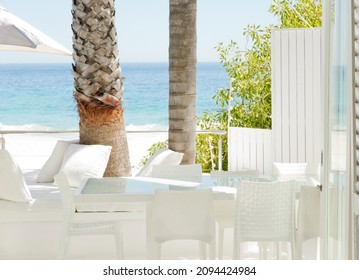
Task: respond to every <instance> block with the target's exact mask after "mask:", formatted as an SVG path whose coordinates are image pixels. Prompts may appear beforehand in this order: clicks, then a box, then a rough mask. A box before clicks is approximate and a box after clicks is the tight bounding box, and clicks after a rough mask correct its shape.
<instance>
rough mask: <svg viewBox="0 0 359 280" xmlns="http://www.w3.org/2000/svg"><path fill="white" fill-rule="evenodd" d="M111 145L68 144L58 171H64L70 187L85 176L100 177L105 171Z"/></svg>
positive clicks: (74, 185) (76, 184)
mask: <svg viewBox="0 0 359 280" xmlns="http://www.w3.org/2000/svg"><path fill="white" fill-rule="evenodd" d="M111 149H112V147H111V146H104V145H80V144H70V145H69V147H68V148H67V149H66V152H65V154H64V159H63V161H62V165H61V168H60V170H59V172H64V173H65V176H66V177H67V180H68V183H69V185H70V186H71V187H78V186H80V184H81V182H82V181H83V180H84V179H85V178H90V177H93V178H100V177H102V176H103V174H104V173H105V170H106V167H107V163H108V160H109V158H110V154H111Z"/></svg>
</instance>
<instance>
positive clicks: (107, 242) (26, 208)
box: [0, 170, 146, 260]
mask: <svg viewBox="0 0 359 280" xmlns="http://www.w3.org/2000/svg"><path fill="white" fill-rule="evenodd" d="M23 173H24V177H25V181H26V183H27V186H28V188H29V190H30V192H31V196H32V198H33V200H32V201H30V202H13V201H7V200H1V199H0V259H3V260H19V259H20V260H41V259H42V260H45V259H50V260H51V259H56V256H57V248H58V244H59V238H60V233H61V229H62V217H63V216H62V206H61V199H60V193H59V190H58V188H57V187H56V186H55V185H54V184H53V183H41V184H40V183H37V181H36V178H37V174H38V170H26V171H24V172H23ZM84 216H86V217H88V218H89V219H101V217H103V218H105V219H108V218H111V217H112V218H114V219H121V220H122V222H123V228H124V243H125V245H124V254H125V258H126V259H144V258H145V257H146V252H145V247H146V246H145V224H144V214H143V215H138V214H137V216H135V218H133V217H131V214H130V213H100V214H99V213H87V214H86V213H84ZM113 244H114V243H113V240H112V237H111V236H103V237H102V236H100V237H99V236H95V237H92V236H89V237H87V236H86V237H83V236H81V237H74V238H72V239H71V243H70V250H69V254H68V258H70V259H115V258H116V254H115V250H114V248H113Z"/></svg>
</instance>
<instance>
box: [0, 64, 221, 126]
mask: <svg viewBox="0 0 359 280" xmlns="http://www.w3.org/2000/svg"><path fill="white" fill-rule="evenodd" d="M121 69H122V75H123V76H124V77H125V82H124V104H123V105H124V114H125V122H126V127H127V129H128V130H163V129H167V128H168V64H167V63H122V64H121ZM225 87H228V78H227V75H226V72H225V69H224V68H223V67H222V66H221V65H220V64H219V63H214V62H213V63H198V66H197V100H196V103H197V104H196V106H197V108H196V112H197V115H198V116H200V115H202V114H203V112H204V111H205V110H216V109H217V108H218V106H217V105H216V104H215V102H214V100H213V99H212V96H213V95H214V93H215V92H216V91H217V90H218V89H220V88H225ZM72 94H73V78H72V74H71V64H0V97H1V101H0V129H3V130H6V129H9V130H10V129H78V114H77V110H76V102H75V100H74V98H73V96H72Z"/></svg>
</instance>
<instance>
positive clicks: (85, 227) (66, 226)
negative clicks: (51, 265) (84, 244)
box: [54, 172, 123, 259]
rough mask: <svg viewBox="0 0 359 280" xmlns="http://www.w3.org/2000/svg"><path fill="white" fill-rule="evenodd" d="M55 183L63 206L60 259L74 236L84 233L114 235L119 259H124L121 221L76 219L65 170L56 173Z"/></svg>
mask: <svg viewBox="0 0 359 280" xmlns="http://www.w3.org/2000/svg"><path fill="white" fill-rule="evenodd" d="M54 178H55V184H56V185H57V186H58V187H59V189H60V194H61V201H62V206H63V213H64V215H63V228H62V234H61V237H60V244H59V248H58V254H57V258H58V259H64V258H65V256H66V252H67V250H68V247H69V242H70V238H71V237H72V236H82V235H113V236H114V238H115V243H116V244H115V248H116V254H117V258H118V259H123V237H122V231H121V226H120V223H119V222H117V221H113V220H111V221H104V220H102V221H94V222H89V221H88V220H86V221H81V220H79V219H76V209H75V203H74V201H73V195H72V190H71V189H70V186H69V184H68V182H67V178H66V175H65V174H64V173H63V172H60V173H58V174H57V175H55V177H54Z"/></svg>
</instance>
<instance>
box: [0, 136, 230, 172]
mask: <svg viewBox="0 0 359 280" xmlns="http://www.w3.org/2000/svg"><path fill="white" fill-rule="evenodd" d="M78 132H79V131H78V130H0V144H1V145H0V147H1V149H5V137H4V136H5V135H7V134H59V133H78ZM127 133H130V134H131V133H141V134H143V133H168V131H167V130H141V131H140V130H136V131H134V130H132V131H127ZM196 133H197V134H214V135H218V137H219V140H218V170H222V161H223V159H222V150H223V148H222V136H223V135H226V134H227V132H226V131H224V130H196Z"/></svg>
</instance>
